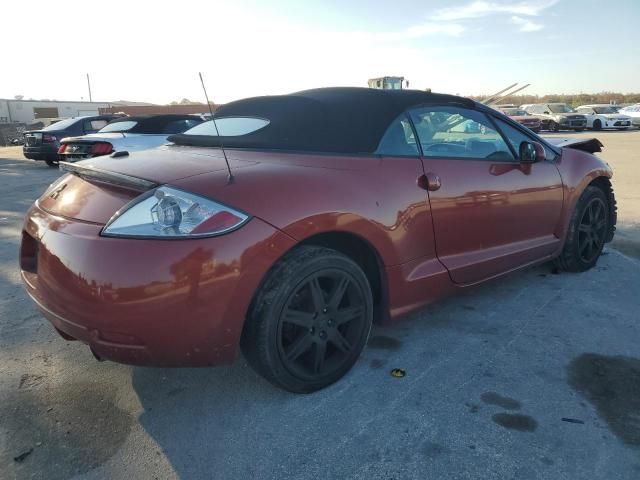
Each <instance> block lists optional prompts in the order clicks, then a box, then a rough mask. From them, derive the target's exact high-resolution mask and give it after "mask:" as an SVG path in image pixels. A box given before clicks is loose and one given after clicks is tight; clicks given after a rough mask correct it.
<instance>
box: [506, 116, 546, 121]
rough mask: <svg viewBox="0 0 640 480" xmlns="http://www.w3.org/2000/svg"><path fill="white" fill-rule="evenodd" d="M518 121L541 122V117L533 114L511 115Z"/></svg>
mask: <svg viewBox="0 0 640 480" xmlns="http://www.w3.org/2000/svg"><path fill="white" fill-rule="evenodd" d="M511 118H512V119H513V120H515V121H516V122H539V121H540V119H539V118H537V117H534V116H533V115H515V116H513V117H511Z"/></svg>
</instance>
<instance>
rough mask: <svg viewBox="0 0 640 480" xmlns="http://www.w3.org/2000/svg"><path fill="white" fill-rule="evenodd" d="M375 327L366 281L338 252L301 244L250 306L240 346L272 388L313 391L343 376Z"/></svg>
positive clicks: (270, 276)
mask: <svg viewBox="0 0 640 480" xmlns="http://www.w3.org/2000/svg"><path fill="white" fill-rule="evenodd" d="M372 323H373V299H372V294H371V287H370V285H369V281H368V279H367V276H366V275H365V274H364V272H363V271H362V269H361V268H360V266H358V264H356V263H355V262H354V261H353V260H351V259H350V258H349V257H347V256H345V255H343V254H342V253H340V252H337V251H335V250H332V249H329V248H326V247H321V246H315V245H313V246H312V245H305V246H300V247H297V248H295V249H294V250H292V251H291V252H289V253H288V254H286V255H285V256H284V257H283V258H282V259H281V260H279V261H278V262H277V263H276V264H275V265H274V267H273V268H272V269H271V271H270V272H269V274H268V275H267V278H266V279H265V281H264V283H263V286H262V287H261V288H260V290H259V291H258V293H257V295H256V298H255V299H254V301H253V302H252V307H251V310H250V312H249V315H248V316H247V320H246V323H245V327H244V330H243V332H242V341H241V347H242V351H243V353H244V355H245V357H246V358H247V360H248V362H249V364H250V365H251V366H252V367H253V369H254V370H256V371H257V372H258V373H259V374H261V375H262V376H263V377H265V378H266V379H267V380H268V381H270V382H271V383H273V384H274V385H276V386H278V387H280V388H284V389H285V390H288V391H290V392H296V393H309V392H313V391H315V390H319V389H321V388H324V387H326V386H328V385H330V384H332V383H334V382H335V381H337V380H338V379H340V378H341V377H342V376H344V375H345V374H346V373H347V372H348V371H349V370H350V369H351V367H352V366H353V365H354V363H355V362H356V361H357V359H358V357H359V356H360V353H361V352H362V350H363V348H364V346H365V345H366V342H367V339H368V337H369V332H370V331H371V325H372Z"/></svg>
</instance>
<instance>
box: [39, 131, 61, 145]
mask: <svg viewBox="0 0 640 480" xmlns="http://www.w3.org/2000/svg"><path fill="white" fill-rule="evenodd" d="M56 140H58V138H57V137H56V136H55V135H49V134H48V133H45V134H44V135H42V142H43V143H53V142H55V141H56Z"/></svg>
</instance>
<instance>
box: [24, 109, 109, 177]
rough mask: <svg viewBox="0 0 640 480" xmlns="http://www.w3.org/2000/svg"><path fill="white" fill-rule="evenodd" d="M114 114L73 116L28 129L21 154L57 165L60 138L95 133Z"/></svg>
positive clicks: (52, 165)
mask: <svg viewBox="0 0 640 480" xmlns="http://www.w3.org/2000/svg"><path fill="white" fill-rule="evenodd" d="M114 118H118V117H117V116H115V115H95V116H87V117H74V118H67V119H66V120H61V121H59V122H56V123H53V124H51V125H49V126H48V127H45V128H43V129H41V130H30V131H28V132H25V133H24V145H23V147H22V154H23V155H24V156H25V157H26V158H29V159H31V160H44V161H45V162H46V163H47V165H49V166H50V167H54V166H57V165H58V149H59V148H60V140H62V139H63V138H65V137H72V136H78V135H86V134H89V133H95V132H97V131H98V130H100V129H101V128H103V127H104V126H106V125H107V124H108V123H109V122H110V121H111V120H113V119H114Z"/></svg>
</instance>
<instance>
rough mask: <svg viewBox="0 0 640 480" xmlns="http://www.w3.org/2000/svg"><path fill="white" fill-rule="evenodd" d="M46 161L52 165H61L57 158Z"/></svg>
mask: <svg viewBox="0 0 640 480" xmlns="http://www.w3.org/2000/svg"><path fill="white" fill-rule="evenodd" d="M45 162H46V164H47V165H49V166H50V167H57V166H58V165H59V163H58V161H57V160H45Z"/></svg>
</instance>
